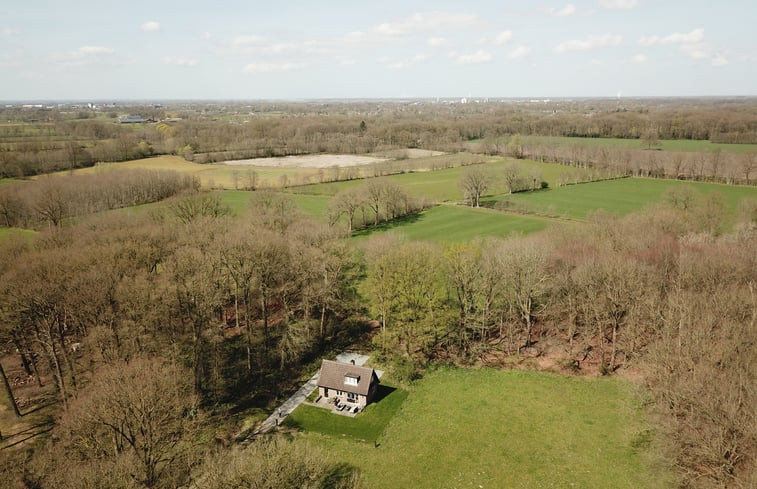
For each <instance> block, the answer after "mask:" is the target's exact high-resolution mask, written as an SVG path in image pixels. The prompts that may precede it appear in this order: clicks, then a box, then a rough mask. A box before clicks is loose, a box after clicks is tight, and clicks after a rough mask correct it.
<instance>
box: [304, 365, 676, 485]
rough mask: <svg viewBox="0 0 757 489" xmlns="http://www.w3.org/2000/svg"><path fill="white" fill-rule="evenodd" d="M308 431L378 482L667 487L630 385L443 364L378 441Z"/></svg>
mask: <svg viewBox="0 0 757 489" xmlns="http://www.w3.org/2000/svg"><path fill="white" fill-rule="evenodd" d="M315 431H319V432H312V431H311V432H305V433H304V434H303V436H301V437H300V438H299V440H300V441H299V442H300V443H309V444H312V445H316V446H322V447H325V448H326V449H328V450H329V451H330V452H332V453H334V455H335V457H336V458H337V459H338V460H340V461H343V462H346V463H347V464H349V465H352V466H354V467H357V468H358V469H359V470H360V471H361V472H362V474H363V477H364V479H365V482H366V485H367V486H368V487H371V488H373V489H382V488H387V489H389V488H392V489H393V488H398V487H413V488H417V489H423V488H429V489H437V488H442V487H444V488H454V487H458V488H469V487H472V488H500V487H513V488H515V487H517V488H524V489H530V488H550V487H564V488H597V489H600V488H607V487H612V488H617V489H635V488H639V487H644V488H647V489H658V488H665V487H671V486H670V481H669V476H668V473H667V471H666V469H665V468H664V466H663V465H662V460H661V459H660V458H659V457H657V449H656V447H655V446H654V436H653V433H652V432H651V431H650V429H649V426H648V425H647V424H646V422H645V420H644V419H643V416H642V413H641V409H640V407H639V405H638V400H637V398H636V397H635V395H634V391H633V388H632V387H631V385H629V384H627V383H625V382H623V381H620V380H618V379H612V378H602V379H587V378H578V377H564V376H559V375H552V374H546V373H540V372H522V371H497V370H490V369H481V370H462V369H452V368H444V369H440V370H437V371H434V372H431V373H429V374H427V376H426V377H425V378H423V379H422V380H420V381H418V382H416V383H415V385H414V386H413V388H412V389H411V390H410V394H409V396H408V398H407V399H406V400H405V401H404V402H403V404H402V408H401V410H399V411H398V413H397V414H396V415H395V417H394V418H393V419H392V420H391V421H390V422H389V424H388V426H387V427H386V429H385V430H384V431H383V434H382V435H381V436H380V437H379V438H378V446H374V444H373V443H372V442H371V440H369V442H368V443H366V442H362V441H356V440H355V439H354V438H352V437H347V436H340V434H339V432H334V433H329V434H322V432H323V431H326V430H315Z"/></svg>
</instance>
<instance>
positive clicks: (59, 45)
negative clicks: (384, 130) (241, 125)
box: [0, 0, 757, 102]
mask: <svg viewBox="0 0 757 489" xmlns="http://www.w3.org/2000/svg"><path fill="white" fill-rule="evenodd" d="M739 19H741V21H739ZM754 21H757V6H755V5H754V4H753V2H747V1H730V2H724V3H718V4H717V5H714V4H712V3H711V2H704V1H694V2H688V1H669V2H658V3H655V2H649V1H643V0H587V1H580V0H569V1H544V2H540V3H532V2H524V1H509V2H494V1H481V0H478V1H473V2H469V3H466V4H464V5H462V4H460V3H459V2H451V1H435V2H431V1H428V0H426V1H411V2H407V1H404V2H398V1H393V0H392V1H387V2H382V3H381V4H376V5H353V4H349V3H347V2H344V1H335V2H328V3H327V4H324V5H318V4H314V3H312V2H304V1H293V2H286V3H280V4H274V5H266V7H265V8H261V7H259V6H256V5H254V4H250V3H248V2H239V1H235V0H220V1H218V2H215V3H214V4H213V6H212V7H210V8H209V7H207V6H206V5H204V4H201V3H199V2H193V1H189V2H181V3H180V2H174V1H168V2H160V3H151V2H146V1H143V0H138V1H135V2H130V3H128V4H123V3H120V2H118V3H117V2H107V1H106V2H102V1H93V0H83V1H80V2H77V4H76V8H73V7H72V6H71V5H61V4H58V3H57V2H53V1H50V0H47V1H42V2H34V3H20V4H13V5H6V6H0V69H1V70H2V71H3V77H2V79H0V100H2V101H5V102H13V101H41V100H44V101H89V100H103V101H110V100H118V101H127V100H128V101H138V100H184V101H187V100H208V101H209V100H213V101H217V100H235V101H243V100H287V101H302V100H374V99H420V98H424V99H434V98H437V97H439V98H445V99H450V98H462V97H475V98H486V97H489V98H515V99H523V98H525V99H528V98H553V99H557V98H614V97H617V96H618V95H620V96H622V97H623V98H653V97H666V98H667V97H678V96H685V97H734V96H746V97H749V96H755V95H757V89H756V88H755V85H754V83H753V80H754V79H755V78H757V34H755V32H754V31H753V29H752V25H753V24H754Z"/></svg>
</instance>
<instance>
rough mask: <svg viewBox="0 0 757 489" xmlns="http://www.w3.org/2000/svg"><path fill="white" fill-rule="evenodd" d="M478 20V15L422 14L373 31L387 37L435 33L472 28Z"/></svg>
mask: <svg viewBox="0 0 757 489" xmlns="http://www.w3.org/2000/svg"><path fill="white" fill-rule="evenodd" d="M478 18H479V17H478V15H475V14H458V13H453V12H420V13H415V14H413V15H411V16H410V17H405V18H403V19H399V20H396V21H394V22H387V23H384V24H379V25H378V26H376V27H375V28H374V29H373V30H374V32H376V33H378V34H381V35H385V36H399V35H406V34H414V33H417V32H427V31H433V30H436V29H440V28H450V27H465V26H470V25H472V24H474V23H476V22H477V21H478Z"/></svg>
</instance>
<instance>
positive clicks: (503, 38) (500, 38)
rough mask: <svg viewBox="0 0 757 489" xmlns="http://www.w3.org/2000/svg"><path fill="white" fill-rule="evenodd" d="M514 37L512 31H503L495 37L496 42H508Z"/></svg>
mask: <svg viewBox="0 0 757 489" xmlns="http://www.w3.org/2000/svg"><path fill="white" fill-rule="evenodd" d="M512 38H513V33H512V31H502V32H500V33H499V34H497V37H496V38H494V44H507V43H508V42H510V39H512Z"/></svg>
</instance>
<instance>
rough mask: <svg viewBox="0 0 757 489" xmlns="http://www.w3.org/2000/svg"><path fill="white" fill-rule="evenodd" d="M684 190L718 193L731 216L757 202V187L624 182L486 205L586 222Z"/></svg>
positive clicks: (519, 196) (575, 187)
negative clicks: (508, 204)
mask: <svg viewBox="0 0 757 489" xmlns="http://www.w3.org/2000/svg"><path fill="white" fill-rule="evenodd" d="M684 186H690V187H691V188H693V189H694V190H695V192H696V193H698V194H701V195H704V194H708V193H711V192H719V193H720V194H721V195H722V196H723V199H724V201H725V203H726V205H727V206H728V207H729V210H730V211H731V214H733V212H734V211H735V209H736V208H737V206H738V204H739V202H740V201H741V200H742V199H743V198H745V197H746V198H749V197H751V198H757V187H747V186H739V185H722V184H716V183H698V182H681V181H678V180H661V179H652V178H621V179H617V180H607V181H603V182H593V183H584V184H579V185H568V186H565V187H559V188H555V189H549V190H543V191H538V192H524V193H517V194H513V195H500V196H497V197H494V198H486V199H484V201H485V202H491V201H510V202H513V203H514V204H517V205H521V206H525V207H526V208H528V209H531V210H533V211H535V212H538V213H541V214H549V215H558V216H566V217H571V218H577V219H585V218H586V217H587V216H588V215H589V214H590V213H591V212H594V211H597V210H599V209H603V210H605V211H607V212H609V213H612V214H619V215H625V214H629V213H631V212H635V211H638V210H640V209H642V208H643V207H645V206H647V205H650V204H654V203H657V202H661V201H662V200H663V199H664V196H665V192H666V191H667V190H668V189H670V188H681V187H684Z"/></svg>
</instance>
